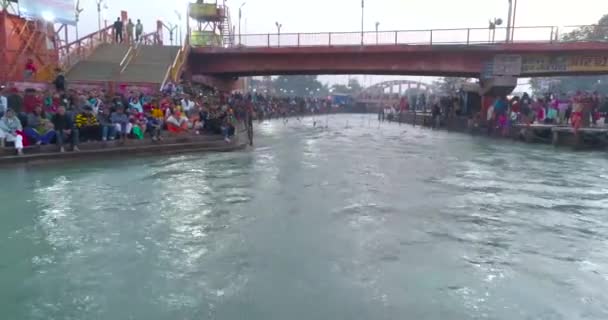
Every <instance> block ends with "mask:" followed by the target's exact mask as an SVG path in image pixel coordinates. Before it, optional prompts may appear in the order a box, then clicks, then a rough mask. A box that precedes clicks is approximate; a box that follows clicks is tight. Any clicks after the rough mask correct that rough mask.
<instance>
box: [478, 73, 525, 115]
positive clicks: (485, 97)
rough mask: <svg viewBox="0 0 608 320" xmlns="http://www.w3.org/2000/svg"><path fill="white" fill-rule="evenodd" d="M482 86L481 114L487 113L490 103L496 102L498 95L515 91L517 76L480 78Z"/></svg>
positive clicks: (480, 92) (480, 91)
mask: <svg viewBox="0 0 608 320" xmlns="http://www.w3.org/2000/svg"><path fill="white" fill-rule="evenodd" d="M479 84H480V86H481V88H480V90H479V94H480V96H481V114H482V115H485V114H486V112H487V110H488V108H489V107H490V105H492V104H493V103H494V101H495V100H496V97H500V96H506V95H509V94H510V93H511V92H513V89H515V87H516V86H517V78H515V77H512V76H494V77H493V78H489V79H480V81H479Z"/></svg>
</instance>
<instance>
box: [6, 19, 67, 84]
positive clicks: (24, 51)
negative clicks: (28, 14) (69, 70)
mask: <svg viewBox="0 0 608 320" xmlns="http://www.w3.org/2000/svg"><path fill="white" fill-rule="evenodd" d="M55 35H56V33H55V30H54V26H53V24H52V23H48V22H45V21H31V20H26V19H23V18H21V17H19V16H17V15H15V14H12V13H10V12H9V11H8V10H7V9H2V11H0V83H6V82H8V81H23V80H25V79H24V78H25V77H24V74H25V65H26V64H27V62H28V61H29V60H30V59H31V60H32V61H33V63H34V66H35V67H36V69H37V72H36V73H35V74H34V76H33V77H32V78H31V79H28V80H30V81H50V80H51V79H52V77H53V76H54V70H55V68H56V67H57V66H58V50H57V42H56V39H57V38H56V36H55Z"/></svg>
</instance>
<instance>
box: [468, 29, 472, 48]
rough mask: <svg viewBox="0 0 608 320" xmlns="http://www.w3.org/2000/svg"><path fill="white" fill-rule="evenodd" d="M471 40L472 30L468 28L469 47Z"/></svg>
mask: <svg viewBox="0 0 608 320" xmlns="http://www.w3.org/2000/svg"><path fill="white" fill-rule="evenodd" d="M470 40H471V29H470V28H468V29H467V46H468V45H469V43H470Z"/></svg>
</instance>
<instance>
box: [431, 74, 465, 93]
mask: <svg viewBox="0 0 608 320" xmlns="http://www.w3.org/2000/svg"><path fill="white" fill-rule="evenodd" d="M469 82H470V81H469V79H467V78H454V77H445V78H441V79H439V80H438V81H434V82H433V85H434V86H435V87H436V88H437V90H439V93H440V94H447V95H450V94H454V93H456V92H457V91H458V90H460V88H461V87H462V85H463V84H465V83H469Z"/></svg>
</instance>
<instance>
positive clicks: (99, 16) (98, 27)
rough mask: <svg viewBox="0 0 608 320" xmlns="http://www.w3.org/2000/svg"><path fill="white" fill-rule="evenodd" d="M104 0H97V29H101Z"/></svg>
mask: <svg viewBox="0 0 608 320" xmlns="http://www.w3.org/2000/svg"><path fill="white" fill-rule="evenodd" d="M102 2H103V0H97V30H101V3H102Z"/></svg>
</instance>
